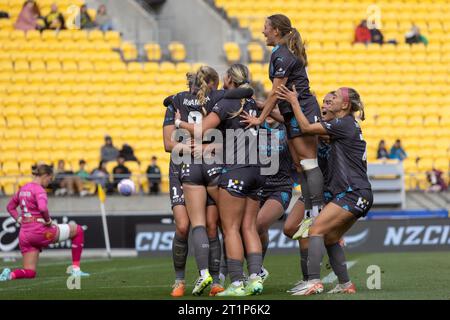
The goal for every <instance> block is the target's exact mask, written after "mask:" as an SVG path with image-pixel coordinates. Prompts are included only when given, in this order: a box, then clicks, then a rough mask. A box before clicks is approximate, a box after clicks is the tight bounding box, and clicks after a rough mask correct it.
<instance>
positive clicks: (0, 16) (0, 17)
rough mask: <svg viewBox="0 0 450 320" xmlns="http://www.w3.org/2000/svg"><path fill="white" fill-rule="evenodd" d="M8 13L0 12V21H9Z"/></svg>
mask: <svg viewBox="0 0 450 320" xmlns="http://www.w3.org/2000/svg"><path fill="white" fill-rule="evenodd" d="M9 18H10V17H9V13H8V12H6V11H3V10H0V19H9Z"/></svg>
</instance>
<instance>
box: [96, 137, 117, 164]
mask: <svg viewBox="0 0 450 320" xmlns="http://www.w3.org/2000/svg"><path fill="white" fill-rule="evenodd" d="M118 156H119V150H117V148H116V147H114V145H113V141H112V138H111V136H109V135H106V136H105V144H104V145H103V147H102V148H101V150H100V159H101V160H102V161H106V162H108V161H113V160H116V159H117V157H118Z"/></svg>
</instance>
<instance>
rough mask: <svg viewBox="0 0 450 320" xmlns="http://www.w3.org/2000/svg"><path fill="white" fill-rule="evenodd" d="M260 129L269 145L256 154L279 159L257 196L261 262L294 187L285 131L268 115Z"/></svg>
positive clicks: (263, 276)
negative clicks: (275, 146) (271, 231)
mask: <svg viewBox="0 0 450 320" xmlns="http://www.w3.org/2000/svg"><path fill="white" fill-rule="evenodd" d="M274 110H275V109H274ZM262 128H264V129H266V130H267V133H268V139H267V141H268V144H267V146H262V145H260V146H259V151H260V152H262V153H267V154H271V155H272V156H274V155H275V154H277V155H278V159H279V160H278V161H279V169H278V172H277V173H276V174H275V175H272V176H268V177H267V179H266V182H265V184H264V186H263V188H262V189H261V191H260V193H259V194H258V196H259V199H260V209H259V212H258V216H257V219H256V225H257V230H258V234H259V237H260V239H261V245H262V254H263V259H264V257H265V255H266V252H267V247H268V245H269V234H268V231H269V228H270V226H271V225H272V224H274V223H275V222H276V221H277V220H279V219H280V218H281V217H283V215H284V213H285V211H286V210H287V208H288V207H289V203H290V202H291V198H292V185H293V180H292V178H291V173H292V171H293V163H292V159H291V154H290V153H289V148H288V145H287V139H286V128H285V127H284V125H283V124H282V123H279V122H277V121H275V120H274V119H273V118H272V117H270V116H269V117H267V118H266V120H265V122H264V124H263V125H262ZM272 135H275V136H276V139H277V140H278V150H271V143H270V140H271V137H272ZM264 147H266V148H264ZM259 275H260V277H261V279H262V281H263V282H264V281H265V280H266V279H267V278H268V276H269V271H268V270H267V269H265V268H264V267H262V268H261V272H260V274H259Z"/></svg>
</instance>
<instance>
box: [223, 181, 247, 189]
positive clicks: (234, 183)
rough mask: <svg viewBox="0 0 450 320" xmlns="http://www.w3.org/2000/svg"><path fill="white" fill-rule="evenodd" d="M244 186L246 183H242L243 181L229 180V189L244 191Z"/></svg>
mask: <svg viewBox="0 0 450 320" xmlns="http://www.w3.org/2000/svg"><path fill="white" fill-rule="evenodd" d="M243 186H244V181H242V180H236V179H228V186H227V188H231V189H235V190H239V191H242V187H243Z"/></svg>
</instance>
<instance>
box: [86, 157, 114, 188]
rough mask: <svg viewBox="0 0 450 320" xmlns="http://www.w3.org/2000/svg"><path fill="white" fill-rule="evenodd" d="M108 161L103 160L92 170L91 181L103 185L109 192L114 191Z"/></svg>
mask: <svg viewBox="0 0 450 320" xmlns="http://www.w3.org/2000/svg"><path fill="white" fill-rule="evenodd" d="M106 163H107V162H106V161H104V160H101V161H100V163H99V165H98V168H95V169H94V170H93V171H92V172H91V181H92V182H94V183H95V184H96V185H101V186H102V187H103V188H104V189H105V190H106V192H107V193H111V192H112V185H111V183H110V181H109V173H108V170H107V169H106Z"/></svg>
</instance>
